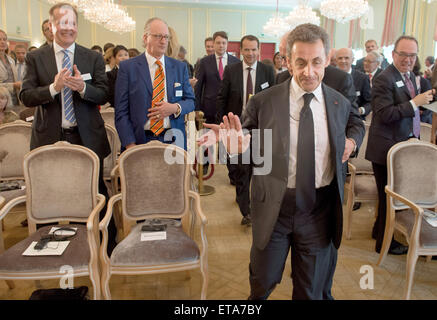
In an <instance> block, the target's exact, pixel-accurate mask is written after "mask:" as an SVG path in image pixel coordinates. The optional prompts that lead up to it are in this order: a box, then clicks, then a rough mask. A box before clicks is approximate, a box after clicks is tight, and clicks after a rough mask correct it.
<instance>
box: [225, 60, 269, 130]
mask: <svg viewBox="0 0 437 320" xmlns="http://www.w3.org/2000/svg"><path fill="white" fill-rule="evenodd" d="M274 80H275V75H274V72H273V69H272V68H271V67H270V66H267V65H265V64H263V63H261V62H259V61H258V62H257V67H256V80H255V82H256V83H255V87H254V88H255V94H257V93H258V92H260V91H262V90H263V89H267V88H269V87H272V86H273V85H274V84H275V83H274ZM261 86H262V87H261ZM243 91H244V83H243V62H241V61H240V62H238V63H234V64H231V65H228V66H226V68H225V72H224V75H223V81H222V85H221V87H220V91H219V93H218V95H217V117H218V119H217V120H218V121H220V122H221V119H222V118H223V115H225V114H228V113H229V112H232V113H233V114H236V115H238V116H239V117H240V116H241V112H242V111H243V101H244V100H243V99H244V98H245V97H243V94H244V93H243Z"/></svg>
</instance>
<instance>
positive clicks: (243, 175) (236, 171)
mask: <svg viewBox="0 0 437 320" xmlns="http://www.w3.org/2000/svg"><path fill="white" fill-rule="evenodd" d="M226 165H227V167H228V172H229V173H228V175H229V179H230V180H231V181H234V182H235V192H236V201H237V203H238V206H239V207H240V212H241V214H242V215H243V216H244V217H245V216H247V215H250V179H251V178H252V166H251V165H250V164H231V163H229V160H228V162H227V164H226Z"/></svg>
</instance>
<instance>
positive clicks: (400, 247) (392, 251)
mask: <svg viewBox="0 0 437 320" xmlns="http://www.w3.org/2000/svg"><path fill="white" fill-rule="evenodd" d="M407 252H408V247H407V246H404V245H403V244H400V245H398V246H395V247H393V248H390V249H389V250H388V253H389V254H394V255H402V254H406V253H407Z"/></svg>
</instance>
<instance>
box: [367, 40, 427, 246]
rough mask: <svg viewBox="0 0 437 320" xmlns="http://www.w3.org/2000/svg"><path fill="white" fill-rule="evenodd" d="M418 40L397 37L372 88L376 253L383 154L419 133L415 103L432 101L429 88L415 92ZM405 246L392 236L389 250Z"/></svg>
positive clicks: (381, 224) (381, 221) (382, 216)
mask: <svg viewBox="0 0 437 320" xmlns="http://www.w3.org/2000/svg"><path fill="white" fill-rule="evenodd" d="M417 50H418V43H417V40H416V39H415V38H414V37H411V36H401V37H399V38H398V39H397V40H396V42H395V47H394V50H393V53H392V55H393V64H391V65H390V66H388V67H387V68H386V69H385V70H384V71H383V72H381V74H380V75H379V76H378V77H376V78H375V80H374V82H373V87H372V111H373V116H372V123H371V125H370V129H369V140H368V144H367V150H366V159H367V160H369V161H371V162H372V166H373V172H374V174H375V180H376V186H377V189H378V198H379V201H378V216H377V219H376V221H375V224H374V227H373V232H372V235H373V237H374V238H376V246H375V251H376V252H378V253H379V252H380V250H381V246H382V241H383V239H384V230H385V220H386V201H385V200H386V196H385V190H384V188H385V186H386V184H387V153H388V150H389V149H390V148H391V147H392V146H393V145H395V144H396V143H398V142H401V141H405V140H408V139H410V138H414V137H419V135H420V113H419V106H422V105H424V104H427V103H429V102H430V101H431V100H432V90H428V91H426V92H424V93H420V94H419V93H418V91H417V88H416V81H415V77H414V74H413V73H412V72H411V71H412V70H413V66H414V63H415V61H416V59H417ZM406 251H407V248H406V247H405V246H403V245H401V244H400V243H399V242H397V241H395V240H394V239H393V241H392V243H391V246H390V251H389V253H392V254H404V253H406Z"/></svg>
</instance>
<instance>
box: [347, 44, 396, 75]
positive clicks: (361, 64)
mask: <svg viewBox="0 0 437 320" xmlns="http://www.w3.org/2000/svg"><path fill="white" fill-rule="evenodd" d="M364 46H365V48H366V53H369V52H371V51H378V43H377V42H376V41H375V40H373V39H370V40H367V41H366V42H365V44H364ZM364 58H365V56H364V57H363V58H361V59H358V60H357V63H356V64H355V68H356V69H357V70H358V71H361V72H364ZM388 65H389V64H388V61H387V59H386V58H385V57H384V55H382V54H381V61H380V68H381V69H382V70H384V69H385V68H387V67H388Z"/></svg>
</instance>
